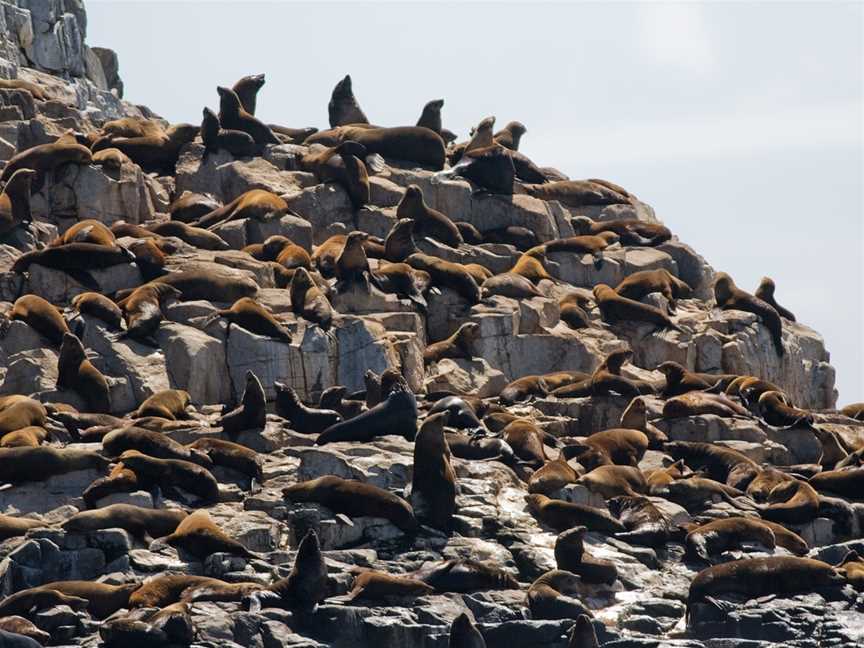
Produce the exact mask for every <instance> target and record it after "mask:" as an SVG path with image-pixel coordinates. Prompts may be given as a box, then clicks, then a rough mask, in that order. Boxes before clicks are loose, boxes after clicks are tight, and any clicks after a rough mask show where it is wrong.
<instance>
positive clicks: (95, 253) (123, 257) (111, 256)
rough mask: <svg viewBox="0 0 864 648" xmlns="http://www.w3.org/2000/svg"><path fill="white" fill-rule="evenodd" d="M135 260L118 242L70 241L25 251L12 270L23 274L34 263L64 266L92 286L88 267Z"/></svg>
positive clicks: (93, 267) (54, 268)
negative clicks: (100, 243)
mask: <svg viewBox="0 0 864 648" xmlns="http://www.w3.org/2000/svg"><path fill="white" fill-rule="evenodd" d="M134 260H135V256H134V255H133V254H132V253H131V252H130V251H129V250H127V249H125V248H122V247H119V246H108V245H98V244H96V243H68V244H66V245H58V246H56V247H47V248H44V249H42V250H33V251H32V252H25V253H24V254H22V255H21V256H19V257H18V258H17V259H15V263H13V264H12V268H11V271H12V272H14V273H17V274H22V273H24V272H28V271H29V270H30V266H31V265H33V264H34V263H35V264H37V265H41V266H43V267H45V268H51V269H53V270H61V271H63V272H65V273H67V274H69V275H71V276H72V277H73V278H74V279H75V280H76V281H78V282H79V283H81V284H84V285H85V286H88V287H89V286H96V283H95V281H94V280H93V278H92V277H91V276H89V275H88V274H87V271H89V270H101V269H105V268H110V267H113V266H117V265H126V264H128V263H131V262H132V261H134Z"/></svg>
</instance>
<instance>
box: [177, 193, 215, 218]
mask: <svg viewBox="0 0 864 648" xmlns="http://www.w3.org/2000/svg"><path fill="white" fill-rule="evenodd" d="M220 206H221V205H220V203H219V202H218V201H216V200H215V199H214V198H212V197H210V196H209V195H207V194H199V193H195V192H193V191H184V192H183V193H182V194H180V196H178V197H177V198H175V199H174V200H173V201H172V202H171V204H170V205H169V206H168V213H169V214H170V216H171V220H172V221H180V222H181V223H192V222H194V221H197V220H198V219H199V218H201V217H202V216H204V215H205V214H209V213H210V212H212V211H213V210H214V209H218V208H219V207H220Z"/></svg>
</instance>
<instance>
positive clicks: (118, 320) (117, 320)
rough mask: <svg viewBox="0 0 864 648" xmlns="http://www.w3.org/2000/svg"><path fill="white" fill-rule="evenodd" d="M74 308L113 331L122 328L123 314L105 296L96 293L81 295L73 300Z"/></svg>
mask: <svg viewBox="0 0 864 648" xmlns="http://www.w3.org/2000/svg"><path fill="white" fill-rule="evenodd" d="M72 306H73V308H75V310H77V311H78V312H79V313H81V314H82V315H89V316H90V317H95V318H96V319H98V320H101V321H102V322H104V323H105V324H107V325H108V326H109V327H111V328H113V329H116V330H120V329H121V328H122V322H123V312H122V311H121V310H120V307H119V306H117V304H115V303H114V302H113V301H111V300H110V299H109V298H108V297H106V296H105V295H101V294H99V293H95V292H85V293H81V294H80V295H75V297H73V298H72Z"/></svg>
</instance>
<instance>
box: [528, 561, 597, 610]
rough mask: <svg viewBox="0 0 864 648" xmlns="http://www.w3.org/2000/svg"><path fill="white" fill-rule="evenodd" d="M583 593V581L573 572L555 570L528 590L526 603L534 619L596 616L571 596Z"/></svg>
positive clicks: (540, 578)
mask: <svg viewBox="0 0 864 648" xmlns="http://www.w3.org/2000/svg"><path fill="white" fill-rule="evenodd" d="M582 591H583V587H582V579H581V578H579V576H577V575H576V574H574V573H573V572H567V571H563V570H561V569H553V570H551V571H548V572H546V573H545V574H543V575H542V576H540V577H539V578H538V579H537V580H535V581H534V582H533V583H531V586H530V587H529V588H528V595H527V597H526V602H527V604H528V609H529V610H530V611H531V618H532V619H572V618H574V617H578V616H581V615H585V616H594V615H593V614H592V613H591V611H590V610H589V609H588V608H587V607H585V605H584V604H583V603H582V602H581V601H579V600H578V599H576V598H573V597H572V596H569V594H580V593H581V592H582Z"/></svg>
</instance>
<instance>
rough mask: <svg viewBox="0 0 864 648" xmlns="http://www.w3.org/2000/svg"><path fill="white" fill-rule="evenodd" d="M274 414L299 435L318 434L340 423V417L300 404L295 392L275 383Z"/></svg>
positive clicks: (332, 411)
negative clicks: (285, 421) (286, 421)
mask: <svg viewBox="0 0 864 648" xmlns="http://www.w3.org/2000/svg"><path fill="white" fill-rule="evenodd" d="M273 387H274V388H275V389H276V413H277V414H278V415H279V416H281V417H282V418H284V419H287V420H288V422H289V423H290V424H291V429H293V430H296V431H297V432H300V433H301V434H320V433H321V432H323V431H324V430H326V429H327V428H329V427H331V426H333V425H336V424H337V423H341V422H342V416H341V415H340V414H339V413H338V412H336V411H334V410H330V409H315V408H313V407H307V406H306V405H304V404H303V403H302V401H301V400H300V397H299V396H298V395H297V392H296V391H294V390H293V389H292V388H291V387H289V386H288V385H286V384H285V383H281V382H278V381H277V382H275V383H273Z"/></svg>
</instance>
